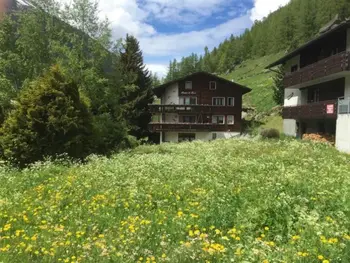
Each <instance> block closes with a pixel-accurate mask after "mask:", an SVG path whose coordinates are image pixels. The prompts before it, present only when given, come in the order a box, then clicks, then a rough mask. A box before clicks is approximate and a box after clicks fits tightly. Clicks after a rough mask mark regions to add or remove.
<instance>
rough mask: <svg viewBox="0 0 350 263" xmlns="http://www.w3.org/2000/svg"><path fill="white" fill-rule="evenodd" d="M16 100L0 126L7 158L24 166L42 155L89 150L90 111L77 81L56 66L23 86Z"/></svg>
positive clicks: (0, 141) (78, 155) (77, 153)
mask: <svg viewBox="0 0 350 263" xmlns="http://www.w3.org/2000/svg"><path fill="white" fill-rule="evenodd" d="M16 104H17V106H16V108H15V109H14V110H13V111H12V112H11V113H10V114H9V115H8V117H7V119H6V120H5V122H4V124H3V126H2V128H1V130H0V134H1V137H0V145H1V149H2V155H3V157H4V158H5V159H6V160H10V161H11V162H13V163H14V164H17V165H20V166H23V165H26V164H29V163H32V162H35V161H38V160H42V159H43V158H44V157H45V156H56V155H59V154H63V153H66V154H68V156H70V157H73V158H84V157H86V156H87V155H88V154H89V153H90V149H91V146H90V139H91V136H92V130H93V126H92V118H91V115H90V113H89V111H88V108H87V106H86V105H85V104H84V103H83V102H82V101H81V99H80V95H79V90H78V85H77V84H76V83H74V82H70V81H68V80H67V79H66V77H65V76H64V75H63V74H62V73H61V70H60V68H59V67H58V66H54V67H52V68H51V69H50V70H49V71H48V72H47V73H46V74H45V75H44V76H43V77H41V78H39V79H37V80H35V81H33V82H31V83H30V84H29V85H28V86H27V87H25V88H24V89H23V90H22V91H21V93H20V95H19V98H18V103H16Z"/></svg>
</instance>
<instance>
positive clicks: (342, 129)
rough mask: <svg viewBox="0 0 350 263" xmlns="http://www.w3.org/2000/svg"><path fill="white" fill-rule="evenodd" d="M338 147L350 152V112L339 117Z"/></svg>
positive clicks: (340, 149)
mask: <svg viewBox="0 0 350 263" xmlns="http://www.w3.org/2000/svg"><path fill="white" fill-rule="evenodd" d="M335 138H336V147H337V149H338V150H339V151H342V152H347V153H350V114H340V115H338V119H337V132H336V137H335Z"/></svg>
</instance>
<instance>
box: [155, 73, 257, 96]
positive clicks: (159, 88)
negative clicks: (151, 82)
mask: <svg viewBox="0 0 350 263" xmlns="http://www.w3.org/2000/svg"><path fill="white" fill-rule="evenodd" d="M196 75H207V76H210V77H212V78H213V79H216V80H220V81H224V82H226V83H228V84H231V85H232V86H238V87H239V88H241V89H242V90H243V94H246V93H249V92H251V91H252V90H251V89H250V88H248V87H245V86H242V85H240V84H238V83H235V82H233V81H230V80H228V79H225V78H221V77H219V76H217V75H214V74H211V73H208V72H205V71H200V72H196V73H193V74H190V75H187V76H184V77H182V78H178V79H175V80H172V81H169V82H167V83H164V84H162V85H160V86H157V87H155V88H154V93H155V94H156V95H160V94H161V93H163V92H164V89H165V88H166V87H168V86H170V85H172V84H175V83H177V82H179V81H184V80H186V79H188V78H191V77H193V76H196Z"/></svg>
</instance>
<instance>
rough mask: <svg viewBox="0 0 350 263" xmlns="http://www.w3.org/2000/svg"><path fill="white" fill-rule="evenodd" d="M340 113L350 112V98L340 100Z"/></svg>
mask: <svg viewBox="0 0 350 263" xmlns="http://www.w3.org/2000/svg"><path fill="white" fill-rule="evenodd" d="M338 114H350V98H347V99H344V98H341V99H339V100H338Z"/></svg>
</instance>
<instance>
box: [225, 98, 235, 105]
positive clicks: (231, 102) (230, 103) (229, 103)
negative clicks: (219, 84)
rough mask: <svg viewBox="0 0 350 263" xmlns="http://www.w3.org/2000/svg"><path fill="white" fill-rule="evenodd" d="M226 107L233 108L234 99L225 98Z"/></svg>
mask: <svg viewBox="0 0 350 263" xmlns="http://www.w3.org/2000/svg"><path fill="white" fill-rule="evenodd" d="M227 106H235V98H233V97H229V98H227Z"/></svg>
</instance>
